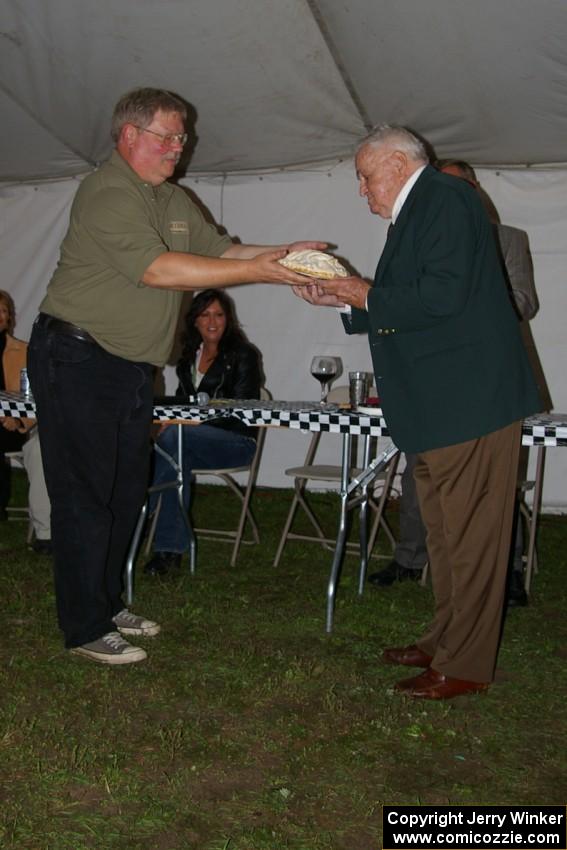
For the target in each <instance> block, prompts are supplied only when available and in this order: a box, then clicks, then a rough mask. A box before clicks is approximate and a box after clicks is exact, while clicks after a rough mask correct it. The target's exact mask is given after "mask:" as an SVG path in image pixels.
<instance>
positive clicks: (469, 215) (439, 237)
mask: <svg viewBox="0 0 567 850" xmlns="http://www.w3.org/2000/svg"><path fill="white" fill-rule="evenodd" d="M343 321H344V324H345V328H346V330H347V332H349V333H361V332H366V333H368V339H369V343H370V351H371V354H372V363H373V366H374V373H375V376H376V384H377V388H378V393H379V396H380V399H381V401H382V409H383V411H384V416H385V419H386V422H387V424H388V428H389V431H390V434H391V435H392V439H393V440H394V442H395V443H396V445H397V446H398V447H399V448H400V449H401V450H402V451H406V452H423V451H427V450H429V449H435V448H440V447H442V446H449V445H453V444H455V443H461V442H465V441H466V440H472V439H475V438H477V437H480V436H482V435H484V434H488V433H490V432H491V431H496V430H498V429H499V428H503V427H504V426H506V425H509V424H510V423H512V422H515V421H517V420H520V419H523V418H524V417H525V416H528V415H530V414H532V413H536V412H538V411H539V410H541V409H542V405H541V402H540V399H539V396H538V391H537V388H536V384H535V381H534V378H533V375H532V371H531V367H530V365H529V362H528V359H527V356H526V352H525V349H524V346H523V343H522V340H521V337H520V330H519V322H518V319H517V318H516V315H515V313H514V309H513V307H512V305H511V302H510V298H509V296H508V292H507V289H506V283H505V280H504V277H503V273H502V267H501V263H500V260H499V256H498V252H497V247H496V243H495V239H494V235H493V230H492V226H491V224H490V222H489V220H488V217H487V215H486V213H485V211H484V208H483V206H482V203H481V201H480V198H479V197H478V194H477V192H476V191H475V190H474V189H473V188H472V187H471V186H470V185H469V184H468V183H466V181H464V180H460V179H458V178H456V177H451V176H449V175H445V174H441V173H439V172H438V171H436V170H435V169H434V168H432V167H431V166H427V167H426V168H425V170H424V171H423V172H422V173H421V175H420V176H419V178H418V180H417V182H416V183H415V185H414V187H413V188H412V190H411V192H410V194H409V196H408V198H407V199H406V201H405V203H404V205H403V207H402V210H401V212H400V215H399V216H398V219H397V221H396V224H395V225H394V226H393V227H391V229H390V232H389V234H388V239H387V242H386V245H385V247H384V250H383V252H382V256H381V257H380V261H379V263H378V267H377V269H376V276H375V279H374V285H373V287H372V289H371V290H370V292H369V295H368V312H367V311H365V310H358V309H353V310H352V315H351V317H350V319H349V318H348V317H347V316H344V317H343Z"/></svg>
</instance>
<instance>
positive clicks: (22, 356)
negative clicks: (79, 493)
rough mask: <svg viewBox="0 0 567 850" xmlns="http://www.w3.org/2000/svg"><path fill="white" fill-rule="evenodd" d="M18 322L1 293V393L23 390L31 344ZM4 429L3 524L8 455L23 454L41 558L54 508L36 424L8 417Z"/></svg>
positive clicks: (0, 462)
mask: <svg viewBox="0 0 567 850" xmlns="http://www.w3.org/2000/svg"><path fill="white" fill-rule="evenodd" d="M15 322H16V311H15V308H14V302H13V300H12V297H11V296H10V294H9V293H8V292H5V291H4V290H0V367H1V368H0V389H5V390H9V391H10V392H18V391H19V389H20V371H21V370H22V369H24V368H25V365H26V353H27V344H26V343H25V342H22V340H19V339H16V338H15V337H14V336H13V335H12V334H13V330H14V326H15ZM0 426H1V427H0V520H5V519H7V511H6V507H7V505H8V502H9V500H10V465H9V462H8V461H7V459H6V457H5V453H6V452H20V451H23V455H24V466H25V468H26V472H27V474H28V478H29V483H30V489H29V508H30V516H31V519H32V523H33V526H34V532H35V538H36V539H35V542H34V544H33V548H34V550H35V551H36V552H38V553H40V554H48V553H49V551H50V546H51V527H50V505H49V497H48V495H47V490H46V487H45V479H44V476H43V466H42V463H41V450H40V447H39V438H38V435H37V429H36V428H35V422H34V420H32V419H16V418H14V417H12V416H5V417H2V418H0Z"/></svg>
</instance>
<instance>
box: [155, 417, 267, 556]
mask: <svg viewBox="0 0 567 850" xmlns="http://www.w3.org/2000/svg"><path fill="white" fill-rule="evenodd" d="M182 433H183V481H184V487H183V502H184V505H185V510H187V511H188V510H189V502H190V495H191V493H190V490H191V474H192V471H193V469H219V468H222V467H229V466H246V465H247V464H249V463H250V462H251V461H252V458H253V457H254V452H255V451H256V441H255V440H254V439H252V437H245V436H244V435H241V434H237V433H234V432H232V431H225V430H223V429H222V428H215V427H214V426H213V425H186V426H184V427H183V432H182ZM157 442H158V444H159V446H160V447H161V448H162V449H163V450H164V451H166V452H167V453H168V454H169V455H171V456H172V457H173V458H174V459H177V427H176V426H174V425H170V426H169V427H168V428H166V429H165V431H162V433H161V434H160V436H159V437H158V440H157ZM154 460H155V467H154V477H153V481H152V485H156V484H164V483H165V482H166V481H173V480H174V479H175V473H174V470H173V468H172V467H171V465H170V464H169V463H168V462H167V461H166V460H165V458H163V457H161V455H160V454H159V453H158V452H154ZM158 497H159V495H158V494H154V495H152V497H151V499H150V510H153V509H154V508H155V506H156V504H157V500H158ZM188 549H189V540H188V537H187V529H186V527H185V523H184V521H183V517H182V516H181V513H180V511H179V505H178V502H177V490H175V489H174V488H173V487H172V488H171V489H169V490H164V491H163V492H162V494H161V509H160V512H159V517H158V522H157V526H156V533H155V537H154V551H156V552H178V553H180V552H185V551H186V550H188Z"/></svg>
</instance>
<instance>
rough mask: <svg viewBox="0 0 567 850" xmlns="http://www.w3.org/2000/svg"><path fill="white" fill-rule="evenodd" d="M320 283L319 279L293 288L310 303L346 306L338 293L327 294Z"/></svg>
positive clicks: (325, 305) (326, 305) (324, 305)
mask: <svg viewBox="0 0 567 850" xmlns="http://www.w3.org/2000/svg"><path fill="white" fill-rule="evenodd" d="M318 284H319V281H317V282H314V283H310V284H306V285H304V286H292V289H293V291H294V293H295V294H296V295H297V296H298V297H299V298H303V300H304V301H307V303H308V304H315V305H317V306H318V307H344V306H345V304H344V301H341V300H340V299H339V298H337V296H336V295H327V294H326V293H325V292H324V291H323V290H322V289H321V287H320V286H319V285H318Z"/></svg>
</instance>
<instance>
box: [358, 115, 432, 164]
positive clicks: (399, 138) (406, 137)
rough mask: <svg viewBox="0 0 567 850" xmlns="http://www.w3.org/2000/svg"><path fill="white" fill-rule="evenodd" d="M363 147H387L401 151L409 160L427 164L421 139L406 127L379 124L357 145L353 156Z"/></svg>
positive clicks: (426, 156) (427, 159)
mask: <svg viewBox="0 0 567 850" xmlns="http://www.w3.org/2000/svg"><path fill="white" fill-rule="evenodd" d="M365 147H372V148H379V147H388V148H391V149H392V150H398V151H403V153H405V154H407V156H408V157H409V158H410V159H413V160H416V161H418V162H429V155H428V153H427V150H426V148H425V145H424V143H423V142H422V141H421V139H420V138H418V137H417V136H415V135H414V134H413V133H412V132H411V130H408V129H407V127H402V126H401V125H398V124H380V125H379V126H378V127H374V129H373V130H371V132H370V133H368V135H367V136H365V137H364V138H363V139H361V141H360V142H359V143H358V144H357V146H356V150H355V155H356V154H358V152H359V151H360V150H361V149H362V148H365Z"/></svg>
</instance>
